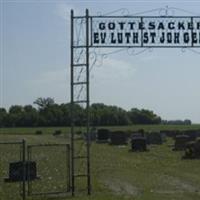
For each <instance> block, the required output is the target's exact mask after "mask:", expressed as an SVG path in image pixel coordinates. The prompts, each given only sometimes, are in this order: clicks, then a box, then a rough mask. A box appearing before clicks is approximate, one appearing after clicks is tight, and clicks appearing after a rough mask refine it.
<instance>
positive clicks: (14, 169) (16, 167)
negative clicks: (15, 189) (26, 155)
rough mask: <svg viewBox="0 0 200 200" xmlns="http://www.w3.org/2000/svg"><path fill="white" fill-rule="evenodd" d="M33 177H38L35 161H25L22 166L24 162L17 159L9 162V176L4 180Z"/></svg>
mask: <svg viewBox="0 0 200 200" xmlns="http://www.w3.org/2000/svg"><path fill="white" fill-rule="evenodd" d="M24 167H25V171H24ZM35 179H38V177H37V168H36V162H33V161H26V162H25V166H24V163H23V162H22V161H19V162H12V163H10V165H9V178H6V179H5V182H21V181H23V180H25V181H27V180H29V181H33V180H35Z"/></svg>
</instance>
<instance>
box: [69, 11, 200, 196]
mask: <svg viewBox="0 0 200 200" xmlns="http://www.w3.org/2000/svg"><path fill="white" fill-rule="evenodd" d="M173 9H174V10H178V11H179V12H185V13H187V14H189V16H188V15H186V16H185V15H177V16H173V15H169V11H170V9H169V8H168V7H166V8H161V9H153V10H151V11H146V12H142V13H141V14H142V15H141V16H140V14H139V15H137V14H136V15H129V14H122V15H117V16H116V15H112V14H113V13H115V12H116V11H114V12H112V13H109V14H106V15H101V14H100V15H95V16H90V15H89V11H88V9H86V11H85V15H84V16H74V11H73V10H71V189H72V190H71V192H72V195H74V194H75V189H77V188H75V186H76V180H75V179H76V178H77V177H87V193H88V195H90V194H91V174H90V113H89V107H90V88H89V87H90V69H91V67H93V65H94V64H95V62H96V58H95V59H94V62H91V61H90V57H91V54H92V53H94V54H95V56H99V55H100V57H101V59H104V56H105V55H109V54H112V52H111V53H107V54H99V55H98V53H96V52H95V50H94V51H93V52H91V51H90V49H100V48H105V49H107V48H117V49H118V50H115V51H114V52H113V53H115V52H119V51H121V49H127V50H129V49H131V50H133V49H134V48H135V49H138V48H143V50H142V51H140V52H136V53H135V54H134V53H133V54H132V55H138V54H140V53H142V52H144V51H145V50H146V49H151V48H179V49H180V48H181V49H185V48H188V49H190V50H191V51H193V52H196V53H198V54H200V52H197V51H196V50H195V48H199V47H200V44H198V45H196V44H195V45H194V44H193V38H192V42H191V44H189V45H183V44H179V45H162V44H161V45H145V44H143V30H142V29H141V30H139V32H140V34H141V37H140V41H141V44H140V45H128V44H126V45H94V44H93V43H92V41H93V35H92V33H93V24H94V23H95V21H94V20H96V19H103V20H106V19H107V20H116V19H118V18H119V19H121V18H122V19H124V20H127V19H131V18H133V19H137V20H139V21H140V22H142V23H143V20H145V19H147V20H148V19H157V20H159V19H162V20H166V19H173V20H176V19H187V20H189V21H190V22H191V23H192V26H193V25H194V24H193V23H194V20H195V19H198V20H199V21H200V16H196V15H191V12H187V11H185V10H182V9H177V8H173ZM118 11H119V10H118ZM155 11H159V16H155V15H152V16H151V15H147V16H145V15H144V16H143V14H144V13H151V12H155ZM123 12H124V11H123ZM162 12H164V15H162V14H161V13H162ZM76 20H77V21H78V20H80V22H79V23H77V22H76ZM76 23H77V24H78V26H79V28H80V29H81V26H83V27H84V28H83V30H82V32H81V30H80V32H79V36H82V41H81V39H80V38H79V36H78V38H77V34H76V33H75V30H76V25H77V24H76ZM193 29H194V28H192V29H191V30H190V31H191V32H190V34H191V35H192V33H193V31H194V30H193ZM198 31H200V30H198ZM191 37H193V36H191ZM199 37H200V33H199ZM199 41H200V39H199ZM81 42H82V43H81ZM77 52H78V53H77ZM77 54H78V55H77ZM77 56H78V59H76V57H77ZM81 56H82V57H84V59H83V61H82V62H78V63H77V62H75V60H76V61H78V60H80V59H79V58H80V57H81ZM90 65H92V66H90ZM77 68H80V69H81V70H80V73H79V75H78V79H76V78H75V76H76V72H75V70H76V69H77ZM82 72H85V75H84V80H83V81H80V77H81V73H82ZM77 86H80V87H81V88H80V89H79V91H78V93H79V94H78V96H76V94H75V93H76V87H77ZM83 91H84V92H85V97H84V98H80V93H81V92H83ZM76 97H78V98H76ZM76 104H78V105H80V104H81V105H85V108H86V124H85V126H86V134H87V136H88V137H87V140H86V144H85V146H84V148H85V150H86V151H85V153H84V155H79V154H77V153H76V149H77V148H80V147H79V146H76V144H77V143H76V135H75V132H76V131H75V128H76V123H75V121H76V119H75V118H76V116H75V115H76V114H75V105H76ZM81 148H82V147H81ZM81 150H82V149H80V151H81ZM80 151H79V152H80ZM78 159H82V160H84V159H85V160H86V162H87V164H86V171H85V173H82V174H78V173H77V172H76V171H75V167H77V165H76V161H77V160H78Z"/></svg>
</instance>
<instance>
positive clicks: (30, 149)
mask: <svg viewBox="0 0 200 200" xmlns="http://www.w3.org/2000/svg"><path fill="white" fill-rule="evenodd" d="M40 147H46V148H48V147H66V151H65V153H66V167H67V171H66V175H67V182H66V185H67V187H66V190H65V191H56V192H51V191H49V192H33V191H32V181H31V180H30V174H29V176H28V181H27V186H28V187H27V193H28V196H38V195H57V194H66V193H69V192H70V185H71V183H70V174H71V173H70V145H69V144H36V145H28V146H27V161H33V160H32V157H33V155H34V153H33V149H37V148H40ZM63 162H64V161H63ZM37 164H38V163H37ZM28 170H29V171H30V166H29V169H28Z"/></svg>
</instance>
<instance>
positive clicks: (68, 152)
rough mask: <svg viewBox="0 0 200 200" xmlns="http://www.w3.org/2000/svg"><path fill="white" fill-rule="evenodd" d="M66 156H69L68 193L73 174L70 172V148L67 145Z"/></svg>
mask: <svg viewBox="0 0 200 200" xmlns="http://www.w3.org/2000/svg"><path fill="white" fill-rule="evenodd" d="M66 151H67V153H66V156H67V185H68V186H67V191H68V192H69V191H70V186H71V180H70V179H71V177H70V176H71V172H70V146H69V145H68V144H67V145H66Z"/></svg>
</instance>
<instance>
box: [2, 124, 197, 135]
mask: <svg viewBox="0 0 200 200" xmlns="http://www.w3.org/2000/svg"><path fill="white" fill-rule="evenodd" d="M97 128H107V129H110V130H113V131H114V130H123V131H137V130H139V129H144V130H145V131H160V130H189V129H192V130H193V129H200V124H193V125H130V126H105V127H97ZM38 130H39V131H42V132H43V134H52V133H54V132H55V131H56V130H61V131H62V132H63V133H66V134H67V133H70V127H37V128H0V134H1V135H4V134H6V135H30V134H35V132H36V131H38ZM77 131H84V127H78V128H77Z"/></svg>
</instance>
